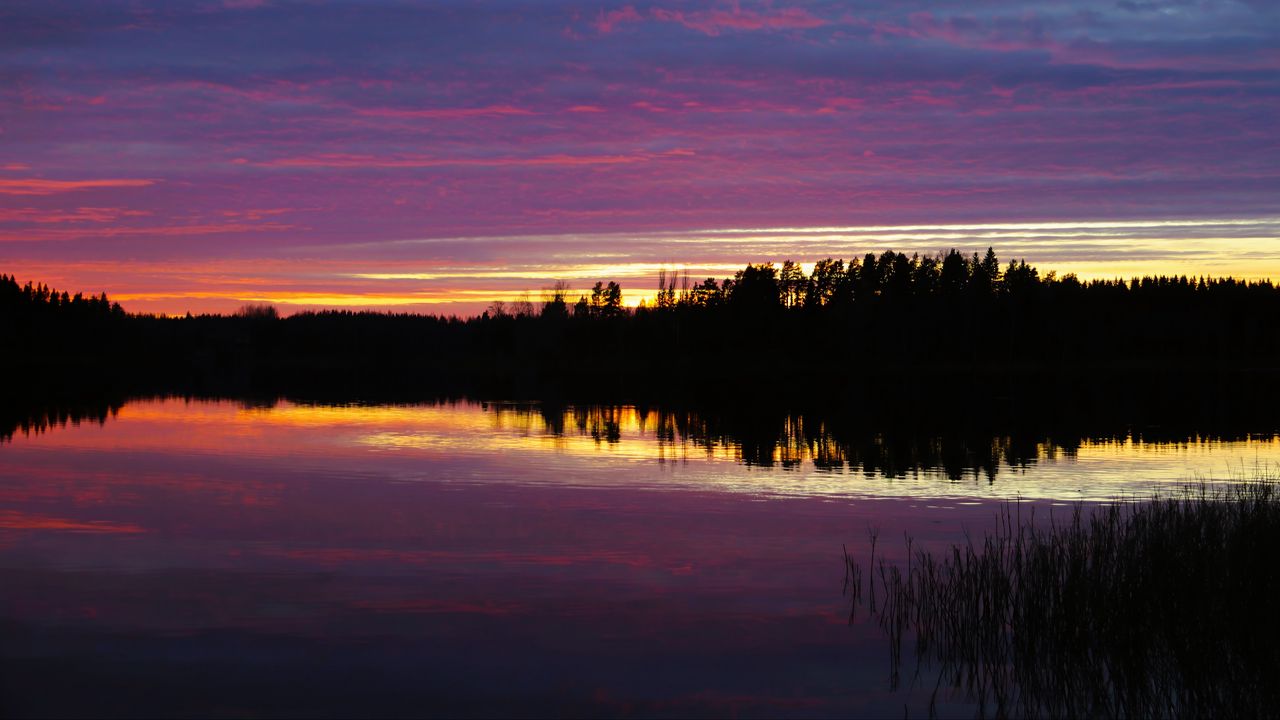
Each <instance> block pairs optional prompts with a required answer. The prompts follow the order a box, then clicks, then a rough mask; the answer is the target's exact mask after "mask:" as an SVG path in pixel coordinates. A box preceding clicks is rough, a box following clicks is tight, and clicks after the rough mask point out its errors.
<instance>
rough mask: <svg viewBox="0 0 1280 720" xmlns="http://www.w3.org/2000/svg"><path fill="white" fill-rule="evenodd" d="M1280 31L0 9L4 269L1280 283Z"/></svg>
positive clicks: (687, 7)
mask: <svg viewBox="0 0 1280 720" xmlns="http://www.w3.org/2000/svg"><path fill="white" fill-rule="evenodd" d="M1277 128H1280V3H1277V2H1274V1H1273V0H1238V1H1235V2H1231V1H1225V0H1224V1H1220V2H1219V1H1214V0H1167V1H1165V0H1119V1H1116V0H1107V1H1105V2H1103V1H1097V2H1095V1H1092V0H1089V1H1084V2H1071V3H1066V2H1048V1H1042V2H1032V1H1026V2H1024V1H1017V0H1007V1H1006V0H984V1H983V2H953V1H949V0H939V1H934V2H925V1H923V0H921V1H919V2H915V1H912V0H903V1H900V2H891V1H889V0H877V1H862V2H858V1H855V2H807V3H798V2H789V1H784V0H775V1H773V2H745V1H743V2H704V1H703V2H678V1H677V0H658V1H656V2H623V3H614V2H554V1H550V0H539V1H536V2H535V1H526V2H499V1H495V2H487V3H479V2H453V1H449V0H440V1H437V2H424V3H408V2H379V1H374V0H367V1H364V2H353V1H343V0H329V1H327V2H322V1H318V0H317V1H309V2H286V1H276V0H223V1H222V2H218V1H216V0H202V1H199V2H189V3H183V2H173V1H165V2H151V1H149V0H134V1H131V2H49V1H48V0H37V1H35V2H28V1H26V0H5V2H4V3H3V4H2V5H0V272H5V273H9V274H15V275H16V276H17V277H18V278H19V280H27V279H32V280H37V281H44V282H47V283H50V284H52V285H55V286H57V287H59V288H67V289H70V290H72V291H76V290H84V291H86V292H95V293H96V292H101V291H104V290H105V291H107V292H108V293H109V294H110V295H111V296H112V297H113V298H115V299H118V300H119V301H120V302H121V303H122V304H123V305H124V306H125V307H126V309H129V310H134V311H142V312H164V313H174V314H176V313H183V312H187V311H193V312H197V313H198V312H225V311H231V310H234V309H235V308H237V307H238V306H240V305H242V304H245V303H247V302H271V303H275V304H276V305H277V306H278V307H279V308H280V309H281V310H282V311H285V312H292V311H296V310H300V309H306V308H317V307H346V308H352V307H372V308H382V309H396V310H402V311H404V310H407V311H415V312H434V313H445V314H452V313H457V314H462V315H468V314H473V313H476V312H479V311H480V310H481V309H483V308H484V307H485V306H486V305H488V303H489V302H491V301H492V300H506V301H510V300H514V299H518V298H519V297H521V295H522V294H523V293H526V292H527V293H529V294H530V296H531V297H532V298H533V299H537V297H538V296H539V295H540V293H541V291H542V289H544V288H546V287H549V286H551V285H552V284H553V283H555V282H556V281H558V280H560V281H566V282H568V283H569V284H570V285H571V286H572V287H574V288H583V287H587V286H590V285H591V284H592V283H594V282H595V281H597V280H604V281H607V280H617V281H619V282H620V283H621V284H622V286H623V289H624V292H625V293H626V297H627V299H628V300H629V301H630V302H632V303H634V302H637V301H638V300H640V299H641V298H643V297H644V296H645V295H646V294H647V295H652V293H653V292H654V290H655V289H656V276H657V273H658V270H659V269H661V268H666V269H671V270H674V271H677V272H679V273H684V272H688V273H689V274H690V275H691V276H693V277H694V278H695V279H697V278H701V277H707V276H714V277H725V276H728V275H731V274H732V271H733V270H734V269H735V268H738V267H741V266H742V265H744V264H745V263H747V262H764V261H775V262H780V261H782V260H783V259H788V258H789V259H793V260H797V261H801V262H803V263H811V262H813V261H816V260H818V259H820V258H823V257H827V256H834V257H845V258H849V257H854V256H861V255H863V254H865V253H866V252H877V253H878V252H882V251H884V250H888V249H892V250H895V251H905V252H920V253H934V252H938V251H940V250H946V249H948V248H951V247H957V248H960V249H962V250H965V251H973V250H985V248H986V247H988V246H992V247H994V248H995V249H996V252H997V254H999V255H1000V256H1001V257H1002V258H1003V259H1006V260H1007V259H1011V258H1014V257H1018V258H1026V259H1027V260H1028V261H1029V262H1032V263H1035V264H1037V265H1039V266H1040V267H1041V268H1042V269H1043V270H1049V269H1053V270H1057V271H1058V272H1059V273H1065V272H1076V273H1078V274H1079V275H1081V276H1082V277H1086V278H1089V277H1129V276H1132V275H1136V274H1144V273H1176V274H1189V275H1201V274H1212V275H1227V274H1230V275H1235V276H1237V277H1240V276H1244V277H1266V276H1269V277H1275V278H1280V129H1277Z"/></svg>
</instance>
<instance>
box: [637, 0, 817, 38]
mask: <svg viewBox="0 0 1280 720" xmlns="http://www.w3.org/2000/svg"><path fill="white" fill-rule="evenodd" d="M651 14H652V16H653V18H654V19H655V20H658V21H659V22H675V23H680V24H681V25H684V26H685V27H687V28H689V29H691V30H697V31H699V32H702V33H705V34H707V35H719V34H720V33H721V32H723V31H725V30H807V29H810V28H816V27H822V26H823V25H826V24H827V21H826V20H824V19H822V18H820V17H817V16H815V15H813V14H811V13H810V12H809V11H808V10H805V9H804V8H782V9H781V10H773V11H769V12H757V11H755V10H743V9H741V8H739V7H737V6H736V4H735V6H734V8H733V9H732V10H709V11H705V12H690V13H686V12H684V11H682V10H664V9H662V8H654V9H653V10H652V11H651Z"/></svg>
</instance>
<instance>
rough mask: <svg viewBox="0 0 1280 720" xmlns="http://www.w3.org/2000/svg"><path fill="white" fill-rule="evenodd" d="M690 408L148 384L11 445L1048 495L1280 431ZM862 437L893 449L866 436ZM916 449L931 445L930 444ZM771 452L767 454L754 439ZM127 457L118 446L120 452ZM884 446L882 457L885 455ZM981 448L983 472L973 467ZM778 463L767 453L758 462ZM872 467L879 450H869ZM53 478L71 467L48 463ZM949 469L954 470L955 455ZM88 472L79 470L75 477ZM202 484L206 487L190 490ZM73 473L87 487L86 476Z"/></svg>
mask: <svg viewBox="0 0 1280 720" xmlns="http://www.w3.org/2000/svg"><path fill="white" fill-rule="evenodd" d="M700 422H701V421H700V420H699V419H698V418H696V417H693V416H685V415H681V414H678V413H668V412H659V411H655V410H649V411H642V410H640V409H637V408H635V407H630V406H627V407H613V408H610V407H604V408H601V407H593V406H586V407H577V408H575V407H569V408H565V409H558V410H547V411H543V410H540V409H539V408H538V406H523V405H522V406H517V405H503V404H489V405H477V404H470V403H456V404H436V405H412V406H410V405H404V406H364V405H348V406H325V405H306V404H297V403H292V402H287V401H281V402H278V403H275V404H273V405H270V406H254V405H245V404H242V403H236V402H230V401H215V402H206V401H184V400H150V401H135V402H130V403H127V404H126V405H125V406H124V407H123V408H121V410H120V412H119V414H118V418H117V419H115V420H112V421H108V422H107V423H106V424H105V425H103V426H101V427H99V426H97V425H92V426H83V427H79V428H73V427H69V428H66V429H62V430H57V431H54V432H50V433H47V434H44V435H39V436H33V437H31V438H28V439H24V440H22V441H21V444H20V445H19V444H18V442H19V441H17V440H15V449H18V448H19V447H23V448H29V449H30V450H31V451H39V450H42V449H48V450H56V449H59V448H61V449H66V450H71V449H75V450H79V451H87V450H94V451H101V452H106V453H109V454H121V453H139V452H141V453H148V454H151V455H154V456H156V457H157V458H165V457H172V458H174V461H175V468H176V467H177V466H178V464H177V462H176V461H177V459H178V458H181V457H192V456H195V455H201V456H206V457H210V458H214V457H217V456H220V455H223V454H225V452H226V448H228V447H231V448H234V449H235V454H236V455H237V456H239V457H243V458H251V459H253V461H254V462H259V463H263V464H265V465H266V466H270V467H276V468H280V469H282V470H284V469H287V470H288V472H290V473H300V474H311V475H315V476H318V477H342V476H343V474H344V473H350V474H351V475H354V476H359V475H362V474H363V473H364V472H365V470H364V467H365V465H366V464H367V463H369V462H373V461H374V459H375V458H376V459H377V461H378V462H386V463H391V466H392V467H393V472H395V473H397V474H400V475H401V476H403V477H404V478H406V479H414V480H420V479H422V478H423V477H425V476H423V475H422V474H421V472H420V470H419V467H418V466H417V465H416V463H418V462H420V461H429V462H443V463H447V465H445V466H442V467H440V468H437V470H436V471H435V474H433V475H432V476H431V477H433V478H437V479H443V478H448V479H449V481H450V482H461V483H504V484H506V483H511V484H528V485H542V484H548V483H550V484H561V485H567V486H600V487H614V486H618V485H619V484H621V485H627V486H638V487H655V488H659V487H661V488H673V489H674V488H685V489H690V490H714V491H726V492H734V493H744V492H745V493H757V494H762V495H769V496H778V497H784V496H797V495H798V496H830V497H838V496H849V497H858V496H886V495H909V496H919V497H937V496H949V497H950V496H955V497H964V496H975V497H1015V496H1020V497H1045V498H1060V499H1084V498H1094V499H1107V498H1110V497H1113V496H1115V495H1118V494H1133V493H1146V492H1148V491H1149V488H1151V487H1154V485H1158V484H1160V483H1178V482H1183V481H1189V480H1193V479H1195V478H1197V477H1208V478H1219V479H1226V478H1230V477H1233V476H1240V475H1242V474H1244V473H1245V471H1246V470H1249V469H1251V468H1252V467H1253V465H1254V464H1255V463H1257V464H1261V465H1262V466H1263V467H1264V468H1265V467H1267V466H1268V465H1270V464H1277V466H1278V467H1280V439H1278V438H1275V437H1270V436H1267V437H1246V438H1243V439H1241V440H1239V441H1230V442H1225V441H1216V440H1204V441H1195V442H1186V443H1179V444H1165V443H1156V442H1144V441H1143V440H1142V439H1141V438H1140V437H1130V438H1121V439H1119V440H1117V441H1110V442H1097V441H1090V440H1084V441H1083V442H1082V443H1081V444H1080V445H1079V446H1078V447H1075V448H1072V449H1070V450H1069V451H1067V450H1064V449H1062V448H1058V447H1056V446H1053V445H1048V444H1044V443H1040V444H1038V445H1035V446H1033V447H1032V448H1031V450H1032V453H1031V455H1030V456H1029V457H1026V458H1024V459H1020V458H1021V456H1020V455H1018V454H1017V453H1015V452H1014V450H1013V448H1012V447H1011V446H1010V440H1009V439H1008V438H998V437H997V438H993V439H990V440H989V441H988V442H987V445H986V446H985V447H984V446H977V447H972V448H970V449H969V450H967V451H966V452H970V453H973V452H979V453H989V454H990V460H984V459H983V458H985V457H987V456H986V455H979V456H976V457H973V458H971V459H970V460H969V461H966V462H972V463H977V464H976V465H972V466H971V467H969V468H968V469H966V470H963V471H961V474H960V475H958V476H956V477H958V478H961V480H960V481H959V482H957V481H955V480H956V478H955V477H951V476H949V475H948V473H946V472H944V471H943V470H942V469H941V468H934V467H912V466H909V465H907V466H902V467H898V468H897V469H896V470H895V471H893V472H889V471H888V468H889V467H892V464H890V465H888V466H886V467H885V468H883V469H876V470H874V471H873V470H871V469H870V466H864V465H862V464H861V463H863V462H870V460H860V459H859V458H858V457H846V456H845V454H846V452H847V451H848V448H846V447H845V446H843V445H842V444H840V443H839V442H836V441H835V439H834V438H833V437H832V436H831V435H830V434H829V431H828V429H827V428H825V427H824V426H822V425H817V426H814V425H812V424H810V425H807V426H806V425H805V420H804V418H800V417H796V418H791V419H788V420H787V421H786V422H785V423H783V424H781V425H778V426H777V427H776V428H774V429H773V430H771V431H770V433H767V434H766V435H765V436H764V437H765V439H767V440H768V442H767V444H766V445H764V446H760V447H757V446H755V445H753V446H752V447H751V448H750V454H748V452H747V449H746V448H744V447H743V446H742V444H741V443H740V441H739V440H738V439H736V438H735V437H734V436H733V435H732V434H727V435H726V434H723V433H722V431H719V430H715V429H714V428H711V427H704V426H702V425H700V424H699V423H700ZM866 442H867V443H868V444H867V446H866V447H865V448H863V449H862V452H874V453H877V454H878V453H881V452H884V453H890V452H891V451H892V450H893V448H892V447H891V446H889V445H885V446H884V447H883V450H877V449H876V448H878V447H880V445H878V443H881V442H888V441H887V440H880V439H877V438H876V437H871V438H868V439H867V440H866ZM922 451H927V452H936V451H937V450H936V449H930V448H929V447H927V446H926V447H924V448H922ZM761 452H764V453H765V454H764V455H761V454H760V453H761ZM122 457H123V456H122ZM886 462H887V460H886ZM988 464H990V467H991V468H992V472H994V473H995V479H994V481H993V482H991V483H988V482H987V481H986V479H985V477H980V475H982V474H983V473H981V472H979V471H978V470H977V469H976V468H977V467H980V466H982V467H985V466H987V465H988ZM766 466H771V467H766ZM877 467H878V466H877ZM50 471H51V469H46V470H44V471H42V472H44V473H45V475H44V476H45V477H46V481H47V482H55V481H57V482H59V483H67V482H72V478H74V477H75V475H74V474H73V473H66V474H64V475H63V476H62V478H61V479H57V477H56V476H55V475H50V474H48V473H49V472H50ZM952 472H955V471H952ZM87 480H88V478H84V479H82V480H81V484H82V485H83V484H84V483H85V482H86V481H87ZM138 482H144V483H147V484H150V485H152V486H154V487H157V488H159V487H170V488H171V489H173V490H174V491H179V490H181V489H183V488H186V489H188V490H189V491H193V492H196V491H199V492H210V493H214V495H215V496H223V497H226V498H228V499H232V500H234V502H237V503H243V504H246V505H248V504H261V503H270V502H276V500H275V499H273V498H278V496H279V494H280V493H281V492H283V491H284V489H285V486H284V485H282V484H280V483H279V482H276V481H270V480H269V479H267V478H262V477H254V476H248V477H238V478H237V479H236V481H235V482H232V483H227V484H218V483H213V484H210V483H209V482H208V481H207V480H201V479H200V478H199V476H198V475H196V474H193V473H191V472H189V471H188V470H186V469H185V468H184V469H182V470H181V471H178V472H176V473H175V474H168V475H166V474H164V473H148V472H142V473H140V474H139V475H138ZM197 488H200V489H199V490H197ZM84 491H85V488H83V487H82V488H81V490H80V492H82V493H83V492H84Z"/></svg>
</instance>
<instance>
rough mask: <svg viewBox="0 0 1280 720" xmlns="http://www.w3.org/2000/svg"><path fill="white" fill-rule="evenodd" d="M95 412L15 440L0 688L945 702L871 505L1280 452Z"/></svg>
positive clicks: (32, 698)
mask: <svg viewBox="0 0 1280 720" xmlns="http://www.w3.org/2000/svg"><path fill="white" fill-rule="evenodd" d="M93 415H94V414H90V416H91V417H92V416H93ZM96 415H97V416H98V419H82V420H80V421H78V422H63V420H65V418H58V417H55V418H54V421H53V422H52V423H49V424H47V426H46V427H40V426H41V425H43V424H44V423H43V421H42V420H39V419H38V420H37V421H35V422H34V423H25V424H26V425H27V426H28V427H27V428H26V429H25V430H24V429H23V427H22V424H19V425H16V426H15V427H14V428H12V435H11V436H10V437H9V439H8V440H7V441H4V442H3V443H0V588H3V589H2V590H0V691H2V695H0V715H5V716H29V715H70V714H93V715H129V716H138V715H166V716H167V715H175V714H177V715H195V716H205V715H218V716H225V715H268V716H298V715H307V716H351V715H377V716H389V715H410V716H419V715H451V716H453V715H477V716H489V715H503V716H512V715H517V716H530V715H535V716H542V715H571V716H600V715H606V716H626V715H638V716H680V717H684V716H725V715H734V716H742V717H755V716H769V717H772V716H797V717H847V716H892V717H901V716H902V715H903V714H904V708H905V710H906V712H908V713H909V714H911V715H924V714H926V713H927V712H928V702H929V695H930V692H931V691H932V689H933V680H932V679H929V680H927V681H920V682H917V683H914V684H913V683H912V682H911V680H910V678H905V679H904V681H903V682H902V684H901V686H900V687H898V688H891V684H890V670H889V662H888V660H889V658H888V644H887V642H886V640H885V638H884V636H883V632H882V631H881V629H880V628H879V627H878V626H877V625H876V624H875V622H874V621H868V620H867V618H866V616H865V615H860V616H855V618H854V622H853V623H852V624H851V623H850V622H849V607H850V606H849V599H848V598H847V597H845V596H844V595H843V593H842V578H843V567H844V566H843V550H842V548H843V547H844V546H848V548H849V550H850V552H861V551H862V550H863V549H865V547H866V546H867V545H868V529H869V528H876V529H878V532H879V534H880V538H881V539H880V547H881V548H882V552H883V553H885V554H886V555H887V556H888V557H889V558H890V559H895V558H898V559H900V558H902V557H903V556H904V554H905V546H904V543H903V540H902V538H903V537H904V533H909V534H910V535H912V536H913V537H914V538H916V541H917V543H923V544H926V545H930V544H931V545H936V546H945V545H946V544H948V543H951V542H959V541H962V540H963V538H964V533H965V532H966V531H968V532H970V533H975V534H978V535H981V533H982V532H983V530H984V528H986V527H990V526H991V524H992V523H993V521H994V520H993V519H994V517H995V513H996V512H997V510H998V509H999V508H1000V506H1001V505H1002V504H1003V503H1006V502H1010V501H1019V502H1024V503H1027V504H1034V505H1036V506H1037V507H1045V508H1046V510H1047V508H1061V507H1063V506H1069V505H1071V504H1073V503H1077V502H1084V503H1086V504H1088V503H1097V502H1105V501H1109V500H1112V499H1114V498H1116V497H1130V498H1132V497H1144V496H1147V495H1149V494H1151V493H1152V492H1155V491H1157V490H1161V489H1165V490H1168V489H1169V488H1172V487H1177V486H1179V485H1181V484H1182V483H1184V482H1186V481H1189V480H1196V479H1233V478H1241V477H1246V476H1250V475H1253V474H1254V472H1255V470H1256V469H1258V468H1262V469H1271V468H1275V467H1277V463H1278V462H1280V440H1278V439H1277V438H1276V437H1275V436H1274V435H1272V434H1262V435H1247V434H1245V435H1239V434H1237V435H1232V436H1229V437H1218V436H1213V435H1204V436H1202V435H1193V434H1186V433H1184V434H1181V435H1174V436H1168V435H1167V434H1164V433H1153V432H1134V433H1128V434H1116V433H1114V432H1111V433H1110V434H1107V435H1104V436H1102V437H1089V436H1088V435H1076V436H1072V437H1065V438H1053V437H1048V436H1044V437H1035V436H1032V437H1009V436H995V437H992V436H989V435H988V436H985V437H983V436H976V437H975V436H974V435H972V434H964V433H957V434H952V435H902V434H896V435H894V434H883V433H874V432H866V431H862V430H857V431H853V430H850V431H844V430H841V429H840V428H835V427H828V426H826V425H825V424H824V423H823V422H822V421H820V420H817V419H808V420H807V419H806V418H804V417H801V416H781V417H775V418H768V419H766V420H760V421H756V420H751V421H746V420H743V419H741V418H738V419H736V420H734V419H729V420H725V419H724V418H712V417H706V416H699V415H696V414H693V413H688V412H682V413H677V412H663V411H659V410H645V409H637V408H634V407H581V408H574V407H555V408H552V407H539V406H537V405H516V404H504V403H471V402H452V403H441V404H435V405H403V406H400V405H378V406H359V405H353V406H325V405H307V404H299V403H293V402H288V401H278V402H269V403H252V402H237V401H230V400H220V401H208V400H199V401H197V400H190V401H188V400H183V399H144V400H131V401H128V402H125V403H124V404H123V405H119V406H111V407H110V408H104V409H102V410H101V411H100V412H98V413H96ZM1157 437H1158V438H1159V439H1152V438H1157ZM937 710H938V711H939V713H940V714H942V715H954V716H961V717H963V716H969V715H972V714H973V712H974V707H973V706H972V705H971V704H969V703H968V702H967V701H966V699H965V698H964V697H963V696H957V697H946V698H943V699H942V700H941V701H940V702H939V705H938V707H937Z"/></svg>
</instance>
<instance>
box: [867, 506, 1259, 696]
mask: <svg viewBox="0 0 1280 720" xmlns="http://www.w3.org/2000/svg"><path fill="white" fill-rule="evenodd" d="M1277 541H1280V496H1278V495H1277V493H1276V486H1275V485H1274V484H1273V483H1272V482H1270V481H1262V482H1256V483H1251V484H1244V485H1235V486H1231V487H1229V488H1227V489H1219V490H1217V491H1214V492H1208V491H1206V490H1205V489H1203V488H1201V489H1198V490H1188V491H1187V493H1186V494H1185V495H1183V496H1180V497H1175V498H1166V499H1162V500H1159V501H1152V502H1145V503H1140V504H1114V505H1111V506H1108V507H1104V508H1100V509H1097V510H1095V511H1093V512H1092V513H1087V512H1084V511H1083V509H1082V508H1080V507H1077V509H1076V511H1075V513H1074V514H1069V515H1068V516H1067V517H1066V518H1065V519H1064V518H1063V517H1061V516H1059V517H1058V518H1057V519H1056V522H1053V521H1046V519H1045V518H1044V517H1043V513H1042V514H1041V517H1040V519H1039V521H1038V522H1037V521H1036V519H1035V516H1034V514H1033V513H1032V511H1031V509H1030V508H1024V507H1022V506H1019V505H1013V506H1006V508H1005V510H1004V513H1003V514H1002V515H1001V516H1000V517H998V518H997V522H996V529H995V530H994V531H993V532H991V533H989V534H988V535H987V536H986V537H985V539H983V540H981V541H972V540H971V541H970V542H969V543H968V544H966V545H961V546H955V547H953V548H952V549H950V550H948V551H945V552H941V553H934V552H932V551H928V550H920V549H916V550H915V551H914V552H913V548H912V541H911V540H910V539H908V541H907V542H908V548H907V552H908V556H909V558H910V559H909V560H908V561H906V562H904V563H901V564H898V565H891V564H888V563H886V562H885V560H884V559H883V556H882V555H880V556H877V555H876V550H875V543H874V537H873V540H872V550H871V555H870V557H869V559H868V562H867V564H865V565H863V564H862V563H861V562H858V561H857V560H854V559H853V558H848V557H847V558H846V563H847V573H846V590H848V591H851V593H852V596H853V607H852V610H853V612H855V613H856V612H858V611H859V608H861V607H864V606H865V608H866V609H867V610H869V612H870V613H871V615H872V616H873V617H875V618H876V619H877V621H878V622H879V623H880V625H881V626H882V627H883V628H884V630H885V631H886V633H887V634H888V636H889V641H890V655H889V661H890V681H891V684H892V685H893V686H895V687H896V686H897V684H898V682H899V681H900V676H901V673H902V672H903V670H904V666H905V667H906V671H907V672H908V673H910V672H911V670H910V664H909V663H907V662H904V657H903V656H904V651H905V652H911V651H912V649H914V653H915V655H916V668H915V678H914V680H913V683H920V682H925V683H927V685H926V687H927V686H928V685H933V684H934V678H935V677H936V687H937V688H938V690H937V691H935V697H934V699H935V700H936V699H937V693H938V692H947V691H953V692H955V691H958V692H959V694H960V695H962V696H965V697H966V698H968V699H969V700H972V701H976V702H977V703H978V704H979V711H980V714H981V715H984V716H985V715H987V714H993V715H995V716H997V717H1099V716H1101V717H1258V716H1264V715H1270V714H1271V713H1272V712H1274V711H1275V710H1274V709H1275V707H1276V703H1277V702H1278V701H1280V685H1277V683H1276V682H1275V673H1276V671H1277V670H1278V669H1280V619H1278V616H1277V615H1276V613H1275V611H1274V607H1273V606H1272V603H1273V602H1274V598H1275V596H1276V593H1277V592H1280V566H1277V564H1276V563H1275V561H1274V558H1273V553H1274V550H1275V547H1276V543H1277ZM935 673H936V675H935Z"/></svg>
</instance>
